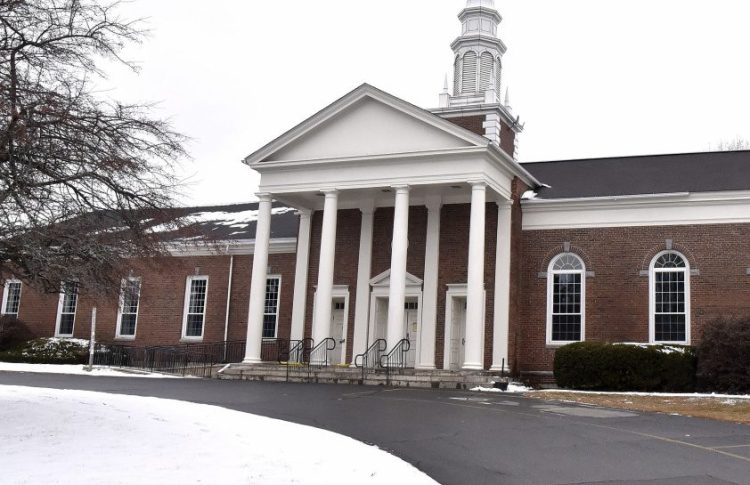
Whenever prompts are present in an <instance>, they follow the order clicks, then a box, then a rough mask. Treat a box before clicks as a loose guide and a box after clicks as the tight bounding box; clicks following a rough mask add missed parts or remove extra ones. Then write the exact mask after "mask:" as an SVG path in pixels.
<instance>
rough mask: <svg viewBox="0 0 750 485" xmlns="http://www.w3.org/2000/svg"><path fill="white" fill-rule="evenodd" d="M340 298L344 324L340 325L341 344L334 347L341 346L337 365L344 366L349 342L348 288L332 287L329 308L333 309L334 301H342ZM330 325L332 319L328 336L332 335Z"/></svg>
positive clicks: (341, 286)
mask: <svg viewBox="0 0 750 485" xmlns="http://www.w3.org/2000/svg"><path fill="white" fill-rule="evenodd" d="M342 298H343V299H344V323H343V325H342V330H341V337H342V340H343V343H342V342H336V345H337V346H339V345H341V346H342V349H341V361H340V362H339V364H341V365H346V350H347V343H348V342H349V286H347V285H333V290H332V291H331V307H333V301H334V300H336V299H342ZM331 311H333V308H331ZM331 325H333V318H331V323H330V324H329V326H328V334H329V335H332V333H331Z"/></svg>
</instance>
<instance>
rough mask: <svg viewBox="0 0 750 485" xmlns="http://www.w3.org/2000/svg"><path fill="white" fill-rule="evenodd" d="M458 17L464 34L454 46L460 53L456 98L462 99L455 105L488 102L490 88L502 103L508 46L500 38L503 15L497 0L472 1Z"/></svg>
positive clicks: (456, 78) (458, 54)
mask: <svg viewBox="0 0 750 485" xmlns="http://www.w3.org/2000/svg"><path fill="white" fill-rule="evenodd" d="M458 18H459V19H460V20H461V25H462V30H461V36H460V37H458V38H457V39H456V40H455V41H454V42H453V44H452V45H451V48H452V49H453V52H454V53H455V55H456V58H455V66H454V82H453V97H454V98H460V99H456V100H455V104H463V105H466V104H474V103H475V102H486V96H487V95H486V93H487V91H490V90H494V92H495V95H494V96H495V97H494V99H493V102H500V92H501V82H502V81H501V78H502V56H503V54H505V51H506V47H505V44H503V42H502V41H501V40H500V39H499V38H498V37H497V29H498V26H499V24H500V22H501V21H502V17H501V16H500V14H499V13H498V12H497V10H495V4H494V0H468V2H467V4H466V8H465V9H464V10H462V11H461V13H460V14H459V16H458ZM480 97H481V98H482V99H481V100H479V99H478V98H480ZM472 98H477V99H476V100H475V99H472ZM451 104H453V103H451Z"/></svg>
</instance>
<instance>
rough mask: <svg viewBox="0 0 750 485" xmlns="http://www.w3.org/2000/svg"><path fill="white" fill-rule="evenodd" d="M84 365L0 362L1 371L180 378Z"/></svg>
mask: <svg viewBox="0 0 750 485" xmlns="http://www.w3.org/2000/svg"><path fill="white" fill-rule="evenodd" d="M85 367H88V366H83V365H56V364H16V363H11V362H0V372H37V373H44V374H75V375H84V376H104V377H113V376H114V377H156V378H167V379H171V378H174V379H178V378H179V377H178V376H170V375H164V374H151V373H141V372H138V373H136V372H123V371H121V370H118V369H113V368H109V367H97V366H94V368H93V369H92V370H91V372H89V371H87V370H86V369H85Z"/></svg>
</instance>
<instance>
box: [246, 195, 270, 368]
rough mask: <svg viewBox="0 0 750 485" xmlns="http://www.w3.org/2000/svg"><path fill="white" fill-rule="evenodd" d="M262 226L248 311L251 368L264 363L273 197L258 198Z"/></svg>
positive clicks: (259, 225)
mask: <svg viewBox="0 0 750 485" xmlns="http://www.w3.org/2000/svg"><path fill="white" fill-rule="evenodd" d="M257 196H258V199H259V203H258V222H257V226H256V228H255V253H254V254H253V275H252V279H251V280H250V306H249V308H248V311H247V341H246V344H245V359H244V360H243V362H245V363H247V364H256V363H258V362H261V358H260V350H261V344H262V342H263V314H264V313H265V304H266V279H267V278H268V245H269V242H270V239H271V194H257Z"/></svg>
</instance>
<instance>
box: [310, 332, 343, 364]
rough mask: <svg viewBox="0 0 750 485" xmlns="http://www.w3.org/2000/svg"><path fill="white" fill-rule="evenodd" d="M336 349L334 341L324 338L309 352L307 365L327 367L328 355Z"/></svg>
mask: <svg viewBox="0 0 750 485" xmlns="http://www.w3.org/2000/svg"><path fill="white" fill-rule="evenodd" d="M335 348H336V340H335V339H332V338H330V337H329V338H325V339H323V340H321V341H320V343H318V345H316V346H315V347H314V348H313V349H312V350H311V351H310V359H309V365H315V366H319V367H328V353H329V352H330V351H332V350H333V349H335Z"/></svg>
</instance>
